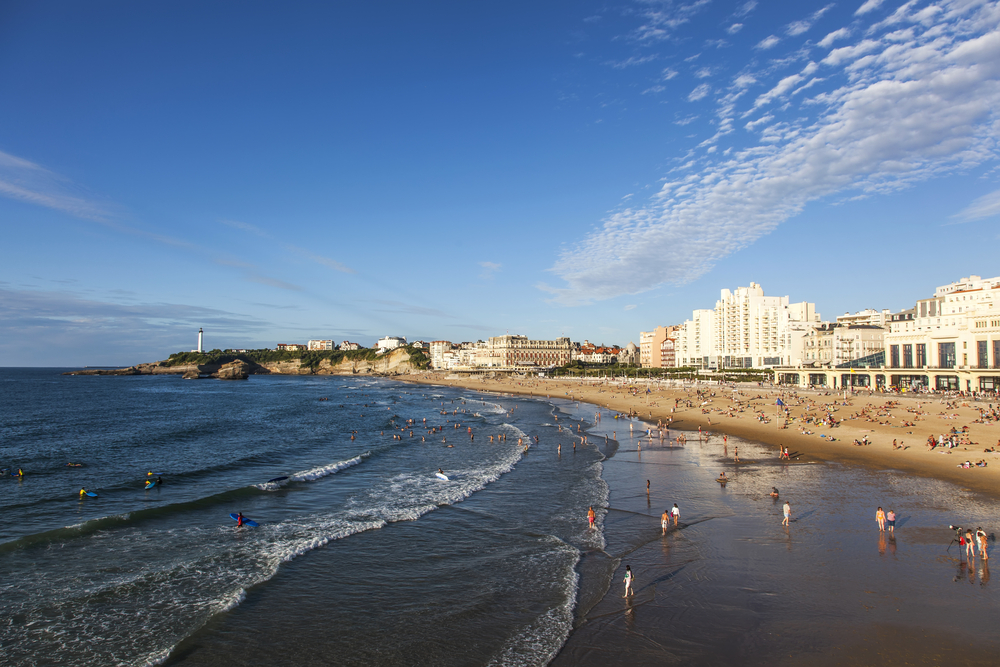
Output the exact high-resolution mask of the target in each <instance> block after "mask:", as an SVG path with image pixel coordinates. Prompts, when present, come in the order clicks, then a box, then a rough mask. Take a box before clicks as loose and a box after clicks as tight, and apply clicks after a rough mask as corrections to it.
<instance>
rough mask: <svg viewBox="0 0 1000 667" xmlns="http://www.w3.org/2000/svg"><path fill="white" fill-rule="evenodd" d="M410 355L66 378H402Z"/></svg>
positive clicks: (154, 367) (410, 367) (144, 367)
mask: <svg viewBox="0 0 1000 667" xmlns="http://www.w3.org/2000/svg"><path fill="white" fill-rule="evenodd" d="M417 370H418V369H417V367H416V365H415V364H414V363H413V362H412V361H411V360H410V354H409V352H407V351H406V350H404V349H397V350H392V351H391V352H387V353H386V354H383V355H382V356H380V357H377V358H376V359H375V360H373V361H368V360H360V361H359V360H354V359H342V360H341V361H340V362H339V363H337V364H331V363H330V360H329V359H323V360H321V361H320V362H319V363H318V364H317V365H315V366H309V365H306V364H303V363H302V360H301V359H290V360H288V361H275V362H264V363H260V364H257V363H253V362H249V361H244V360H242V359H237V360H236V361H232V362H230V363H228V364H222V365H220V364H202V365H196V364H187V365H174V366H170V365H167V363H166V362H164V361H157V362H154V363H150V364H137V365H135V366H130V367H129V368H114V369H85V370H80V371H71V372H69V373H67V375H181V376H183V377H185V378H189V379H194V378H219V379H222V380H241V379H246V378H247V377H249V376H250V375H406V374H408V373H415V372H417Z"/></svg>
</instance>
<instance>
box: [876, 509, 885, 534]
mask: <svg viewBox="0 0 1000 667" xmlns="http://www.w3.org/2000/svg"><path fill="white" fill-rule="evenodd" d="M875 523H877V524H878V529H879V532H883V531H885V512H883V511H882V508H881V507H879V508H878V510H876V512H875Z"/></svg>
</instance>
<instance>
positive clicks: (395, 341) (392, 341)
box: [375, 336, 406, 354]
mask: <svg viewBox="0 0 1000 667" xmlns="http://www.w3.org/2000/svg"><path fill="white" fill-rule="evenodd" d="M405 345H406V339H405V338H404V337H402V336H385V337H384V338H379V339H378V342H377V343H375V346H376V347H377V348H378V354H385V353H386V352H388V351H389V350H395V349H396V348H397V347H403V346H405Z"/></svg>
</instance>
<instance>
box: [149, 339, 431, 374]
mask: <svg viewBox="0 0 1000 667" xmlns="http://www.w3.org/2000/svg"><path fill="white" fill-rule="evenodd" d="M403 349H405V350H406V351H407V352H408V353H409V355H410V362H411V363H412V364H413V365H414V366H416V367H417V368H419V369H425V368H427V366H428V365H430V359H428V358H427V355H425V354H424V353H423V351H422V350H418V349H416V348H414V347H412V346H409V345H408V346H406V347H405V348H403ZM376 352H377V351H376V350H374V349H372V348H362V349H360V350H346V351H341V350H308V351H290V350H281V351H278V350H269V349H262V350H247V351H246V352H234V351H232V350H212V351H210V352H175V353H174V354H171V355H170V357H169V358H168V359H167V360H166V361H165V362H164V364H165V365H167V366H188V365H198V366H205V365H215V364H219V365H221V364H228V363H229V362H231V361H236V360H237V359H239V360H242V361H246V362H248V363H252V364H258V365H262V364H266V363H276V362H281V361H296V360H298V361H299V363H300V364H301V365H302V366H305V367H308V368H313V369H315V368H318V367H319V365H320V364H321V363H322V362H323V360H324V359H328V360H329V362H330V364H331V365H334V366H335V365H337V364H339V363H340V362H342V361H344V360H345V359H346V360H348V361H375V360H376V359H378V358H379V355H378V354H377V353H376Z"/></svg>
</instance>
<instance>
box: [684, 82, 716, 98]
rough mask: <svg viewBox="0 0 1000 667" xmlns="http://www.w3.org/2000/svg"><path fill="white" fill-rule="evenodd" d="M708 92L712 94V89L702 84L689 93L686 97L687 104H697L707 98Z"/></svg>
mask: <svg viewBox="0 0 1000 667" xmlns="http://www.w3.org/2000/svg"><path fill="white" fill-rule="evenodd" d="M710 92H712V87H711V86H709V85H708V84H707V83H703V84H701V85H700V86H698V87H697V88H695V89H694V90H692V91H691V93H690V94H689V95H688V102H697V101H698V100H700V99H703V98H704V97H705V96H707V95H708V94H709V93H710Z"/></svg>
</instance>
